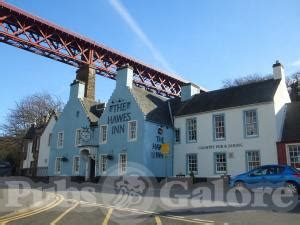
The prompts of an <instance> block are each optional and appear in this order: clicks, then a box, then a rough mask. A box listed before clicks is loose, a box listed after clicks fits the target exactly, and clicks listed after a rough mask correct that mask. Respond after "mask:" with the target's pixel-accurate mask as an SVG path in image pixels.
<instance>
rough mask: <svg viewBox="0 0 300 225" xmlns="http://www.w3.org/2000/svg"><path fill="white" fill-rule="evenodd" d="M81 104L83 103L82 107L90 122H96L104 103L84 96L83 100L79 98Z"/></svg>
mask: <svg viewBox="0 0 300 225" xmlns="http://www.w3.org/2000/svg"><path fill="white" fill-rule="evenodd" d="M80 102H81V104H82V105H83V108H84V110H85V113H86V115H87V117H88V119H89V120H90V122H91V123H97V122H98V119H99V118H100V116H101V115H102V113H103V111H104V107H105V104H104V103H99V102H95V101H91V100H89V99H86V98H84V99H83V100H80Z"/></svg>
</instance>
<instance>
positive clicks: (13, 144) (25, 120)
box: [0, 93, 64, 169]
mask: <svg viewBox="0 0 300 225" xmlns="http://www.w3.org/2000/svg"><path fill="white" fill-rule="evenodd" d="M63 106H64V104H63V102H62V101H61V100H60V99H59V98H57V97H52V96H51V95H50V94H48V93H36V94H33V95H30V96H27V97H25V98H23V99H21V100H20V101H19V102H16V104H15V107H14V108H13V109H10V110H9V112H8V114H7V117H6V121H5V122H4V123H3V124H1V126H0V131H2V132H0V133H2V136H1V135H0V160H4V161H9V162H10V163H11V164H12V165H13V166H14V168H15V169H16V168H19V167H20V163H21V162H22V157H23V155H22V148H23V138H24V135H25V134H26V132H27V130H28V128H29V127H30V126H31V124H35V125H36V126H41V125H43V124H44V123H45V122H46V120H45V119H46V117H47V116H48V115H50V113H52V112H53V111H56V112H60V111H62V109H63Z"/></svg>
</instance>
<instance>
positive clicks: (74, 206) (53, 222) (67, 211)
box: [50, 202, 79, 225]
mask: <svg viewBox="0 0 300 225" xmlns="http://www.w3.org/2000/svg"><path fill="white" fill-rule="evenodd" d="M78 205H79V202H76V203H75V204H74V205H73V206H72V207H71V208H68V209H67V210H66V211H64V212H63V213H62V214H60V215H59V216H58V217H57V218H56V219H55V220H53V221H52V222H51V223H50V225H56V224H57V223H58V222H59V221H61V219H62V218H64V217H65V216H66V215H67V214H68V213H69V212H71V211H72V210H73V209H75V208H76V207H77V206H78Z"/></svg>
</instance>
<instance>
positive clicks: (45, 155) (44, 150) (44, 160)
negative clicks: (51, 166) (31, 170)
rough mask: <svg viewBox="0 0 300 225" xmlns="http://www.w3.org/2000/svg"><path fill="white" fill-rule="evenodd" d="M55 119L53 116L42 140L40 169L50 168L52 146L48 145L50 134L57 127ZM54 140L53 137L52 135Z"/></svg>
mask: <svg viewBox="0 0 300 225" xmlns="http://www.w3.org/2000/svg"><path fill="white" fill-rule="evenodd" d="M55 122H56V120H55V117H54V116H51V118H50V121H49V122H48V124H47V126H46V128H45V129H44V132H43V134H42V136H41V139H40V149H39V158H38V167H48V163H49V154H50V146H49V145H48V140H49V134H50V133H52V130H53V127H54V125H55ZM52 138H53V135H52Z"/></svg>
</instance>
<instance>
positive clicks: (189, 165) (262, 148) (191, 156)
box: [173, 61, 290, 177]
mask: <svg viewBox="0 0 300 225" xmlns="http://www.w3.org/2000/svg"><path fill="white" fill-rule="evenodd" d="M198 93H199V89H198V87H197V86H195V85H193V84H188V85H186V86H184V87H183V88H182V98H181V101H182V103H181V106H180V108H179V109H178V110H177V112H176V115H175V119H174V120H175V121H174V127H175V128H174V129H175V144H174V173H173V174H174V176H176V175H178V174H186V175H189V174H190V173H191V172H193V173H194V174H195V176H197V177H219V176H220V175H223V174H229V175H236V174H239V173H242V172H245V171H247V170H250V169H252V168H254V167H256V166H258V165H263V164H276V163H278V157H277V149H276V142H277V141H279V140H280V138H281V132H282V125H283V120H284V116H285V103H288V102H290V98H289V94H288V91H287V88H286V84H285V76H284V70H283V66H282V65H281V64H280V63H279V62H278V61H277V62H276V64H274V65H273V79H270V80H265V81H260V82H257V83H252V84H247V85H242V86H238V87H231V88H226V89H220V90H216V91H210V92H206V93H200V94H198Z"/></svg>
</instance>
